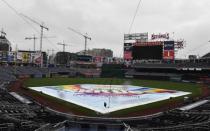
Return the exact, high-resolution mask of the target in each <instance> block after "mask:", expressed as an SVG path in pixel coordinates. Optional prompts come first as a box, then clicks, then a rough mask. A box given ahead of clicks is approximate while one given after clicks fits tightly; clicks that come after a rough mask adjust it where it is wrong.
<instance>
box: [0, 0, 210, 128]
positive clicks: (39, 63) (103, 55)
mask: <svg viewBox="0 0 210 131" xmlns="http://www.w3.org/2000/svg"><path fill="white" fill-rule="evenodd" d="M140 1H141V0H140ZM2 2H3V3H4V4H6V6H8V7H9V8H12V10H13V11H15V12H16V13H17V11H16V10H15V9H14V8H13V7H12V6H11V5H10V4H9V3H8V2H6V1H5V0H2ZM17 15H18V17H21V19H24V20H27V21H28V22H31V23H33V24H35V25H36V26H39V28H41V33H40V35H41V37H40V38H38V37H35V35H34V36H33V37H25V40H33V41H34V49H33V50H30V49H29V50H27V49H24V50H23V49H21V50H20V49H18V47H16V48H14V47H13V48H12V44H13V43H14V42H11V41H10V40H9V38H11V36H10V34H9V33H6V32H5V31H4V30H3V29H2V30H1V32H0V131H209V130H210V53H206V54H204V55H203V56H201V57H197V56H196V55H189V56H188V58H184V59H179V58H178V57H177V53H178V52H179V51H180V50H182V49H184V48H185V47H186V43H187V42H186V41H185V40H184V39H175V38H174V37H172V36H171V34H170V33H148V32H144V33H127V34H124V36H123V35H122V36H121V37H122V39H123V43H121V46H122V47H123V48H122V52H123V56H122V57H115V56H114V55H113V53H114V52H113V51H112V50H111V49H105V48H103V49H101V48H93V49H88V48H87V42H88V41H90V40H91V37H90V36H89V35H87V34H84V33H81V32H79V31H77V30H75V29H73V28H70V27H68V31H69V32H71V33H75V34H76V35H78V36H80V37H82V38H84V39H85V49H84V50H83V49H80V51H78V52H74V53H73V52H70V51H66V48H65V47H66V46H68V45H67V44H65V42H63V43H58V45H59V46H62V47H63V51H54V50H51V51H52V53H50V52H51V51H50V50H47V51H46V50H45V49H42V42H44V41H42V39H45V38H47V37H46V36H44V35H43V31H46V30H49V29H48V27H46V26H45V25H44V24H40V23H39V22H37V21H36V20H34V19H33V17H29V16H27V15H24V14H22V13H17ZM5 30H7V29H6V28H5ZM36 39H40V49H39V50H37V49H36V47H35V43H36ZM47 39H48V38H47Z"/></svg>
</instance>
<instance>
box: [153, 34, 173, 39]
mask: <svg viewBox="0 0 210 131" xmlns="http://www.w3.org/2000/svg"><path fill="white" fill-rule="evenodd" d="M151 39H152V40H155V39H169V33H165V34H161V33H159V34H152V35H151Z"/></svg>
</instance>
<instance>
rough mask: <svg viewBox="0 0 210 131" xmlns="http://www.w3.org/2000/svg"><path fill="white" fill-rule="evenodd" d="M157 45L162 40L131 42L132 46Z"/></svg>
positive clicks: (161, 43)
mask: <svg viewBox="0 0 210 131" xmlns="http://www.w3.org/2000/svg"><path fill="white" fill-rule="evenodd" d="M157 45H163V42H161V41H150V42H136V43H134V44H133V46H157Z"/></svg>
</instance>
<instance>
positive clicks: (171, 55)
mask: <svg viewBox="0 0 210 131" xmlns="http://www.w3.org/2000/svg"><path fill="white" fill-rule="evenodd" d="M163 59H165V60H169V59H170V60H173V59H174V50H164V53H163Z"/></svg>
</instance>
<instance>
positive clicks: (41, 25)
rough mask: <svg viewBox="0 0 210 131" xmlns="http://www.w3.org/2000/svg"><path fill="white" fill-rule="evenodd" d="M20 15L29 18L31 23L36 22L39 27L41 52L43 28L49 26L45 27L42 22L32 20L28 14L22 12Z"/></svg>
mask: <svg viewBox="0 0 210 131" xmlns="http://www.w3.org/2000/svg"><path fill="white" fill-rule="evenodd" d="M20 15H21V16H23V17H25V18H26V19H28V20H30V21H31V22H33V23H35V24H37V25H39V26H40V27H41V34H40V52H42V39H43V29H46V30H49V28H47V27H46V26H44V24H43V23H41V24H40V23H39V22H37V21H35V20H33V19H32V18H30V17H28V16H26V15H24V14H22V13H21V14H20Z"/></svg>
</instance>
